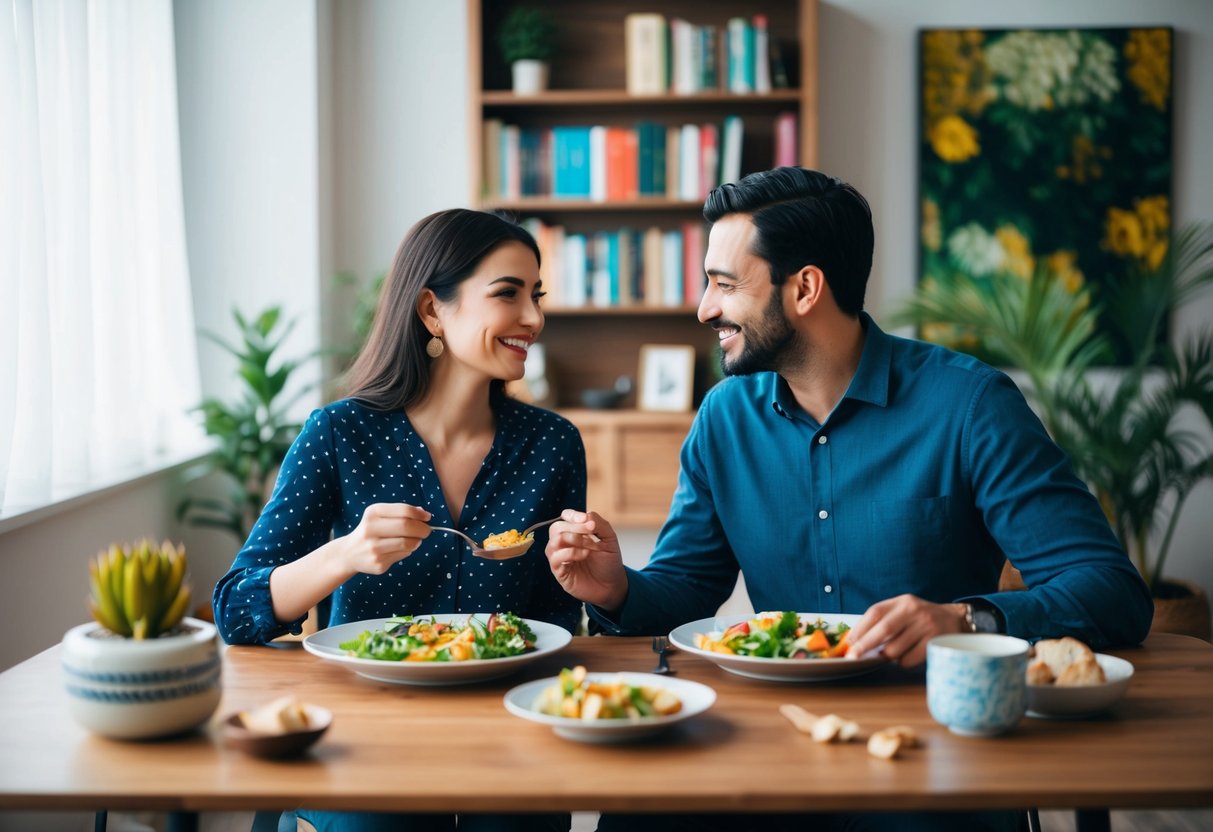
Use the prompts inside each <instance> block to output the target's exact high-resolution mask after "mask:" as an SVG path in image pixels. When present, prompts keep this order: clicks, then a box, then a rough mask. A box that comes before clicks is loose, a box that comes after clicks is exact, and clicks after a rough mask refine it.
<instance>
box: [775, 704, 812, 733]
mask: <svg viewBox="0 0 1213 832" xmlns="http://www.w3.org/2000/svg"><path fill="white" fill-rule="evenodd" d="M779 713H781V714H783V715H784V717H786V718H787V720H788V721H789V722H791V723H792V724H793V725H794V726H796V730H797V731H799V732H800V733H802V734H812V733H813V726H814V725H816V724H817V715H816V714H811V713H809V712H808V711H806V710H805V709H804V708H802V707H800V706H799V705H793V704H791V703H788V704H785V705H780V706H779Z"/></svg>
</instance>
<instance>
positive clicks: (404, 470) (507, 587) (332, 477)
mask: <svg viewBox="0 0 1213 832" xmlns="http://www.w3.org/2000/svg"><path fill="white" fill-rule="evenodd" d="M494 409H495V413H496V418H497V434H496V436H495V437H494V439H493V446H492V448H491V449H490V450H489V453H488V456H486V457H485V459H484V462H483V463H482V464H481V468H480V472H479V474H477V476H476V479H475V480H474V482H473V483H472V487H471V490H470V491H469V492H468V495H467V499H466V500H465V502H464V507H463V513H462V517H461V523H460V525H459V526H457V528H459V529H460V530H462V531H463V532H465V533H467V534H468V535H469V536H470V537H472V538H473V539H474V540H483V539H484V538H485V537H487V536H488V535H490V534H494V533H496V532H502V531H505V530H507V529H518V530H519V531H521V530H522V529H523V528H525V527H526V526H529V525H531V524H532V523H535V522H538V521H539V520H545V519H548V518H551V517H555V516H557V515H558V514H560V512H561V510H563V509H566V508H575V509H584V508H585V480H586V471H585V447H584V446H583V445H582V442H581V435H580V434H579V433H578V432H577V429H576V428H575V427H573V425H572V424H571V423H570V422H568V421H567V420H566V419H564V418H562V417H560V416H558V415H556V414H555V413H552V412H550V411H546V410H542V409H540V408H537V407H532V406H530V405H527V404H523V403H521V402H518V401H515V400H513V399H504V400H501V401H499V403H497V404H496V405H495V408H494ZM372 503H409V504H410V505H415V506H420V507H421V508H424V509H426V510H427V511H429V512H430V513H431V514H432V515H433V519H432V520H431V521H430V523H431V524H432V525H435V526H449V527H456V524H455V522H454V520H452V518H451V516H450V513H449V512H448V510H447V506H446V501H445V500H444V499H443V496H442V488H441V486H440V484H439V481H438V475H437V474H436V473H435V471H434V465H433V462H431V460H430V454H429V450H428V448H427V447H426V445H425V443H424V442H423V441H422V440H421V437H419V436H418V435H417V433H416V431H414V430H413V427H412V425H411V424H410V422H409V420H408V417H407V416H405V414H404V413H403V412H399V411H397V412H385V411H378V410H372V409H370V408H368V407H366V406H364V405H362V404H360V403H358V402H357V401H355V400H352V399H343V400H340V401H337V402H334V403H333V404H330V405H328V406H327V407H325V408H323V409H320V410H316V411H314V412H313V413H312V415H311V416H310V418H309V419H308V421H307V423H306V424H305V425H304V426H303V430H302V431H301V432H300V434H299V437H298V438H297V439H296V440H295V442H294V444H293V445H292V446H291V449H290V451H289V452H288V453H287V456H286V459H285V460H284V461H283V463H282V469H281V471H280V472H279V474H278V482H277V484H276V485H275V487H274V493H273V495H272V496H271V497H270V501H269V503H267V504H266V507H265V510H264V511H263V512H262V514H261V517H260V518H259V519H258V520H257V523H256V525H255V526H254V527H253V530H252V533H251V534H250V535H249V539H248V541H247V542H246V543H245V545H244V548H243V549H241V550H240V553H239V554H238V555H237V556H236V560H235V562H234V563H233V564H232V568H231V569H230V570H229V571H228V573H227V574H226V575H224V576H223V578H222V579H220V581H219V583H218V584H217V585H216V586H215V592H214V597H213V604H214V609H215V621H216V623H217V625H218V627H219V632H220V634H221V635H222V636H223V639H224V640H225V641H227V642H228V643H229V644H262V643H265V642H267V641H270V640H271V639H274V638H277V637H278V636H280V635H283V634H284V633H286V632H288V631H289V632H293V633H298V632H300V631H301V630H302V625H303V619H299V620H297V621H286V622H282V621H278V620H277V619H276V618H275V617H274V612H273V606H272V603H271V600H270V586H269V581H270V573H271V572H272V571H273V570H274V568H275V567H277V566H279V565H281V564H284V563H288V562H290V561H293V560H296V559H297V558H300V557H302V556H304V555H306V554H308V553H310V552H312V551H314V550H316V549H318V548H319V547H320V546H322V545H324V544H325V543H327V542H328V540H329V539H330V535H331V536H333V537H341V536H344V535H346V534H349V533H350V532H351V531H353V530H354V529H355V528H356V527H357V526H358V523H359V522H360V521H361V520H362V514H363V511H364V510H365V509H366V507H367V506H368V505H370V504H372ZM546 545H547V529H546V528H543V529H540V530H539V531H537V532H536V533H535V544H534V546H532V547H531V550H530V551H529V552H527V553H526V554H525V555H523V556H522V557H519V558H514V559H512V560H504V561H492V560H486V559H484V558H477V557H474V556H473V555H472V554H471V552H470V551H469V550H468V547H467V544H466V543H464V541H463V540H461V539H459V538H457V537H455V536H454V535H447V534H431V535H430V536H429V537H428V538H427V539H426V540H424V541H422V543H421V546H420V547H419V548H418V549H417V550H416V551H414V552H413V553H412V554H411V555H409V556H408V557H406V558H405V559H403V560H401V561H399V562H397V563H396V564H395V565H393V566H392V567H391V569H389V570H388V571H387V572H385V573H384V574H382V575H368V574H359V575H355V576H354V577H352V578H350V579H349V580H348V581H346V582H345V583H344V584H342V585H341V586H340V587H338V588H337V590H336V591H335V592H334V593H333V596H332V611H331V614H330V619H329V623H330V624H343V623H346V622H349V621H361V620H364V619H368V618H382V617H386V616H391V615H398V614H405V613H413V614H420V613H445V612H493V611H508V612H514V613H517V614H518V615H521V616H523V617H525V618H533V619H538V620H540V621H547V622H550V623H553V624H558V625H560V626H562V627H564V628H565V629H567V630H569V631H570V632H572V631H573V630H574V629H575V628H576V626H577V624H578V622H579V621H580V618H581V605H580V602H578V601H577V600H576V599H575V598H573V597H572V596H570V595H568V594H567V593H565V592H564V591H563V590H562V589H561V588H560V585H559V584H558V583H557V582H556V580H555V578H553V577H552V573H551V570H550V569H549V567H548V563H547V558H546V557H544V554H543V550H544V547H545V546H546Z"/></svg>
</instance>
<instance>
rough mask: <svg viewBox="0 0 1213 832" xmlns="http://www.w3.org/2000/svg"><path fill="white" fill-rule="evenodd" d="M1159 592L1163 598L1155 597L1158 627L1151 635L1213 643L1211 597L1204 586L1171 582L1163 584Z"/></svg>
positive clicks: (1156, 624) (1187, 582) (1184, 582)
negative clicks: (1181, 637) (1172, 635)
mask: <svg viewBox="0 0 1213 832" xmlns="http://www.w3.org/2000/svg"><path fill="white" fill-rule="evenodd" d="M1157 589H1158V590H1159V591H1160V592H1161V595H1162V597H1155V598H1154V624H1153V625H1152V626H1151V627H1150V632H1152V633H1179V634H1180V635H1185V636H1195V637H1196V638H1199V639H1204V640H1205V641H1210V640H1213V618H1211V616H1210V611H1209V594H1208V593H1207V592H1205V590H1204V589H1203V588H1202V587H1200V586H1198V585H1196V584H1194V583H1191V582H1189V581H1180V580H1175V579H1167V580H1164V581H1159V586H1158V587H1157Z"/></svg>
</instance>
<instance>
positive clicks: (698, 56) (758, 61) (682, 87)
mask: <svg viewBox="0 0 1213 832" xmlns="http://www.w3.org/2000/svg"><path fill="white" fill-rule="evenodd" d="M624 40H625V60H626V64H627V72H626V76H627V90H628V93H629V94H631V95H664V94H667V93H671V92H672V93H674V94H675V95H694V94H695V93H698V92H704V91H709V90H727V91H729V92H732V93H738V94H742V95H747V94H762V93H768V92H770V91H771V88H772V86H775V87H779V86H782V87H786V86H788V75H787V71H786V68H785V67H784V66H783V64H782V57H781V56H780V53H779V50H778V47H777V45H776V44H774V43H772V41H771V38H770V30H769V24H768V22H767V17H766V15H763V14H757V15H754V17H753V18H751V19H746V18H744V17H734V18H731V19H730V20H729V21H728V23H727V24H726V26H725V30H724V33H723V37H722V35H721V31H720V27H718V26H713V25H699V24H695V23H691V22H690V21H688V20H685V19H683V18H681V17H672V18H668V19H667V18H666V17H664V16H663V15H660V14H655V13H648V12H646V13H636V14H629V15H627V16H626V17H625V18H624ZM773 58H775V59H776V60H775V62H776V63H777V64H778V65H777V66H775V65H773V64H772V60H773Z"/></svg>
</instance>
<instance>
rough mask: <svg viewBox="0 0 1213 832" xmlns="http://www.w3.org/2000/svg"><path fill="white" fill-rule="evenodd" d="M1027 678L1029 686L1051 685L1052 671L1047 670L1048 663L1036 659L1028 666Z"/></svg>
mask: <svg viewBox="0 0 1213 832" xmlns="http://www.w3.org/2000/svg"><path fill="white" fill-rule="evenodd" d="M1027 676H1028V684H1029V685H1051V684H1053V671H1052V670H1049V665H1048V663H1047V662H1045V661H1044V660H1043V659H1037V660H1036V661H1034V662H1032V663H1031V664H1030V665H1028V673H1027Z"/></svg>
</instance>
